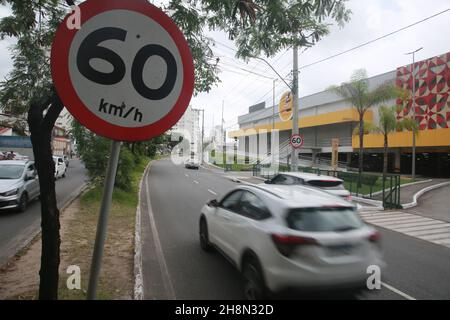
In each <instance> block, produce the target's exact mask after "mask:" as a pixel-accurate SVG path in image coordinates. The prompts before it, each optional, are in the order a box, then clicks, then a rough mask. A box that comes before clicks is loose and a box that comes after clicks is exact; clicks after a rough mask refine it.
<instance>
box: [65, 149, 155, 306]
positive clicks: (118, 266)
mask: <svg viewBox="0 0 450 320" xmlns="http://www.w3.org/2000/svg"><path fill="white" fill-rule="evenodd" d="M149 160H150V159H149V158H145V157H143V158H141V159H140V161H139V163H138V165H136V166H135V167H134V168H133V172H132V187H131V189H130V190H126V191H125V190H121V189H117V188H115V189H114V192H113V200H112V203H111V210H110V214H109V221H108V230H107V238H106V242H105V251H104V255H103V262H102V269H101V276H100V281H99V286H98V291H97V298H98V299H133V288H134V269H133V268H134V265H133V262H134V233H135V222H136V221H135V220H136V206H137V205H138V191H139V182H140V180H141V177H142V174H143V173H144V170H145V167H146V166H147V164H148V161H149ZM102 194H103V186H100V185H99V186H94V187H93V188H91V189H90V190H89V191H87V192H85V193H84V194H83V195H82V196H81V198H80V200H79V202H78V204H77V205H78V207H79V208H73V209H74V212H73V213H72V214H71V212H70V210H69V213H68V217H67V218H68V221H67V224H66V225H65V226H64V229H65V230H64V232H63V239H62V244H61V257H62V259H61V271H60V289H59V297H60V299H85V298H86V291H87V287H88V281H89V272H90V265H91V257H92V252H93V247H94V241H95V233H96V229H97V221H98V215H99V212H100V205H101V199H102ZM70 265H77V266H79V267H80V269H81V290H69V289H68V288H67V286H66V281H67V279H68V277H69V276H70V275H69V274H66V270H67V267H68V266H70Z"/></svg>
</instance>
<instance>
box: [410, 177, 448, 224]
mask: <svg viewBox="0 0 450 320" xmlns="http://www.w3.org/2000/svg"><path fill="white" fill-rule="evenodd" d="M411 211H412V212H414V213H416V214H420V215H422V216H424V217H428V218H433V219H438V220H443V221H447V222H450V186H446V187H442V188H440V189H436V190H433V191H431V192H427V193H425V194H424V195H423V196H421V197H420V198H419V200H418V206H417V207H415V208H413V209H411Z"/></svg>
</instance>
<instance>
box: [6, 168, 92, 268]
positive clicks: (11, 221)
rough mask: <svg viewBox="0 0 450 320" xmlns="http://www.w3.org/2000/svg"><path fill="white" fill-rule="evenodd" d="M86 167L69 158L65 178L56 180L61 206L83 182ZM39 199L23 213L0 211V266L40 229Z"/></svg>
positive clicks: (59, 204)
mask: <svg viewBox="0 0 450 320" xmlns="http://www.w3.org/2000/svg"><path fill="white" fill-rule="evenodd" d="M86 179H87V177H86V169H85V168H84V166H83V164H82V163H81V162H80V161H79V160H75V159H73V160H71V161H70V163H69V167H68V168H67V174H66V177H65V178H60V179H58V180H57V181H56V197H57V200H58V206H59V208H61V207H62V206H63V205H64V204H65V203H66V202H67V201H69V200H70V199H71V198H72V197H73V196H74V195H75V194H76V193H77V192H79V189H80V188H81V186H82V185H83V184H84V182H85V180H86ZM40 215H41V210H40V203H39V200H34V201H33V202H31V203H30V204H29V207H28V209H27V210H26V211H25V212H23V213H17V212H13V211H6V210H5V211H0V266H1V265H3V264H4V263H5V262H6V261H7V260H8V259H9V258H10V257H12V256H13V255H14V254H15V253H16V252H17V250H18V249H20V248H21V246H22V244H23V243H24V242H25V241H27V240H28V239H29V238H30V235H32V234H34V233H36V232H37V231H38V230H39V229H40V223H41V219H40Z"/></svg>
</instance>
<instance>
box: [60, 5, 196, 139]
mask: <svg viewBox="0 0 450 320" xmlns="http://www.w3.org/2000/svg"><path fill="white" fill-rule="evenodd" d="M79 9H80V10H79V12H80V14H81V28H80V29H71V28H69V27H68V25H67V19H68V18H69V15H68V16H67V17H66V18H65V20H64V21H63V22H62V23H61V24H60V26H59V28H58V30H57V32H56V36H55V39H54V41H53V45H52V51H51V70H52V77H53V82H54V84H55V87H56V90H57V92H58V95H59V96H60V98H61V100H62V102H63V103H64V105H65V107H66V108H67V109H68V110H69V112H70V113H71V114H72V115H73V116H74V117H75V118H76V119H77V120H78V121H79V122H80V123H81V124H82V125H84V126H85V127H87V128H88V129H90V130H91V131H93V132H95V133H97V134H99V135H102V136H104V137H107V138H110V139H113V140H116V141H140V140H147V139H149V138H152V137H155V136H158V135H160V134H162V133H164V132H165V131H167V130H168V129H170V128H171V127H172V126H173V125H175V123H176V122H177V121H178V120H179V119H180V118H181V116H182V115H183V114H184V112H185V111H186V108H187V107H188V105H189V102H190V100H191V97H192V93H193V88H194V67H193V61H192V55H191V52H190V49H189V46H188V43H187V41H186V39H185V38H184V36H183V34H182V33H181V31H180V30H179V29H178V27H177V26H176V25H175V24H174V22H173V21H172V20H171V19H170V18H169V17H168V16H167V15H166V14H165V13H164V12H162V11H161V10H160V9H158V8H157V7H155V6H153V5H151V4H150V3H149V2H148V1H146V0H108V1H98V0H88V1H85V2H83V3H82V4H81V5H80V6H79Z"/></svg>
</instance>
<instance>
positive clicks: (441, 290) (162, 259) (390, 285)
mask: <svg viewBox="0 0 450 320" xmlns="http://www.w3.org/2000/svg"><path fill="white" fill-rule="evenodd" d="M235 185H236V184H235V183H234V182H232V181H230V180H228V179H226V178H225V177H223V176H222V175H221V174H220V173H218V172H214V171H211V170H207V169H203V168H201V169H200V170H198V171H197V170H187V169H185V168H184V167H183V166H175V165H174V164H172V163H171V162H170V161H169V160H162V161H157V162H154V163H153V165H152V167H151V169H150V172H149V174H148V177H147V178H146V179H145V180H144V184H143V189H142V191H141V211H142V229H143V230H144V231H143V236H142V241H143V281H144V298H145V299H195V300H196V299H242V298H243V295H242V289H241V283H240V275H239V273H238V272H237V271H236V270H235V269H234V268H233V266H232V265H231V264H229V263H228V262H227V260H225V259H224V258H223V257H222V256H220V255H219V254H217V253H213V254H207V253H204V252H203V251H202V250H201V249H200V247H199V243H198V219H199V216H200V210H201V208H202V206H203V205H204V204H205V203H206V202H207V201H208V200H210V199H213V198H216V197H218V196H219V195H220V194H223V193H225V192H227V191H228V190H229V189H230V188H232V187H233V186H235ZM147 187H148V189H147ZM214 193H215V194H217V196H216V195H215V194H214ZM148 203H151V207H150V208H149V207H148ZM380 232H381V234H382V241H383V245H384V252H385V260H386V262H387V265H388V266H387V268H386V269H385V270H384V272H383V274H382V282H383V283H384V284H385V285H383V286H382V289H381V290H375V291H372V292H370V293H367V294H364V295H363V296H360V297H359V298H360V299H370V300H378V299H389V300H390V299H411V298H415V299H450V286H449V285H448V284H449V283H450V249H448V248H446V247H443V246H439V245H435V244H432V243H428V242H425V241H422V240H419V239H415V238H412V237H409V236H406V235H403V234H400V233H397V232H393V231H389V230H385V229H382V228H380Z"/></svg>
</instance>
